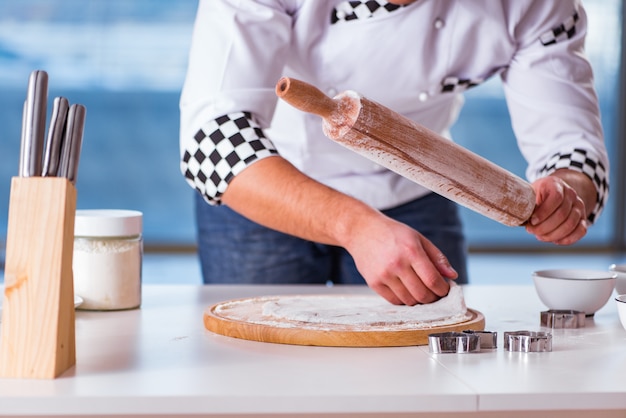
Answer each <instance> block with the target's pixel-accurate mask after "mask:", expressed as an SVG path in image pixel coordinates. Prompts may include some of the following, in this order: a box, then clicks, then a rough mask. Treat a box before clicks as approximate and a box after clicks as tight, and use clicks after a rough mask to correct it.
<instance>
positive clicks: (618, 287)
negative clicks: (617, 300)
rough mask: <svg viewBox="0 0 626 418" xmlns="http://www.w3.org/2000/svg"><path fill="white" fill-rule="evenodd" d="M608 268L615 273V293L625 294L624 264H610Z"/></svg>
mask: <svg viewBox="0 0 626 418" xmlns="http://www.w3.org/2000/svg"><path fill="white" fill-rule="evenodd" d="M609 270H610V271H613V272H615V273H617V281H616V282H615V293H617V294H618V295H624V294H626V264H611V266H610V267H609Z"/></svg>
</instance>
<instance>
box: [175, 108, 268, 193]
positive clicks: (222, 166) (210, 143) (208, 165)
mask: <svg viewBox="0 0 626 418" xmlns="http://www.w3.org/2000/svg"><path fill="white" fill-rule="evenodd" d="M193 139H194V140H192V141H189V142H188V143H187V146H186V147H185V149H184V150H183V155H182V160H181V171H182V173H183V174H184V176H185V179H186V180H187V183H189V184H190V185H191V187H193V188H194V189H196V190H197V191H198V192H200V194H201V195H202V196H203V197H204V199H205V200H206V201H207V202H208V203H209V204H211V205H219V204H220V203H221V197H222V195H223V194H224V192H225V191H226V188H227V187H228V184H229V183H230V181H231V180H232V179H233V178H234V177H235V176H236V175H237V174H239V173H240V172H241V171H243V169H244V168H246V167H247V166H248V165H250V164H252V163H253V162H254V161H257V160H259V159H261V158H265V157H269V156H271V155H277V154H278V151H276V148H275V147H274V144H272V142H271V141H270V140H269V139H267V138H266V137H265V134H264V133H263V130H262V129H261V128H260V127H259V126H258V124H257V123H256V122H255V121H254V120H253V119H252V115H251V114H250V112H236V113H229V114H227V115H224V116H221V117H219V118H217V119H215V120H212V121H210V122H208V123H206V124H205V125H203V126H202V127H201V128H200V130H199V131H198V132H197V133H196V134H195V136H194V138H193Z"/></svg>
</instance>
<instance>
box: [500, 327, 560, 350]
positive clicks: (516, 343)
mask: <svg viewBox="0 0 626 418" xmlns="http://www.w3.org/2000/svg"><path fill="white" fill-rule="evenodd" d="M504 349H505V350H506V351H521V352H524V353H540V352H546V351H552V334H550V333H549V332H535V331H514V332H505V333H504Z"/></svg>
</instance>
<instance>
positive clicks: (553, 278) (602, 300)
mask: <svg viewBox="0 0 626 418" xmlns="http://www.w3.org/2000/svg"><path fill="white" fill-rule="evenodd" d="M616 278H617V273H615V272H611V271H602V270H585V269H555V270H540V271H536V272H534V273H533V281H534V283H535V290H536V291H537V294H538V295H539V299H541V301H542V302H543V304H544V305H546V306H547V307H548V309H558V310H561V309H562V310H575V311H581V312H584V313H585V314H586V315H587V316H591V315H593V314H594V313H596V311H597V310H598V309H600V308H601V307H603V306H604V305H605V304H606V303H607V302H608V300H609V298H610V297H611V294H612V293H613V289H615V281H616Z"/></svg>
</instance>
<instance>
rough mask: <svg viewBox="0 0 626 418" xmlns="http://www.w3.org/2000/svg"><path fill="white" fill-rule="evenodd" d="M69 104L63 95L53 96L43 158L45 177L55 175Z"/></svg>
mask: <svg viewBox="0 0 626 418" xmlns="http://www.w3.org/2000/svg"><path fill="white" fill-rule="evenodd" d="M69 106H70V105H69V102H68V100H67V99H66V98H65V97H55V98H54V102H53V104H52V116H51V119H50V126H49V127H48V140H47V142H46V150H45V152H44V158H43V175H44V176H46V177H54V176H56V175H57V172H58V169H59V160H60V157H61V146H62V143H63V135H64V133H65V125H66V121H67V113H68V110H69Z"/></svg>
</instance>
